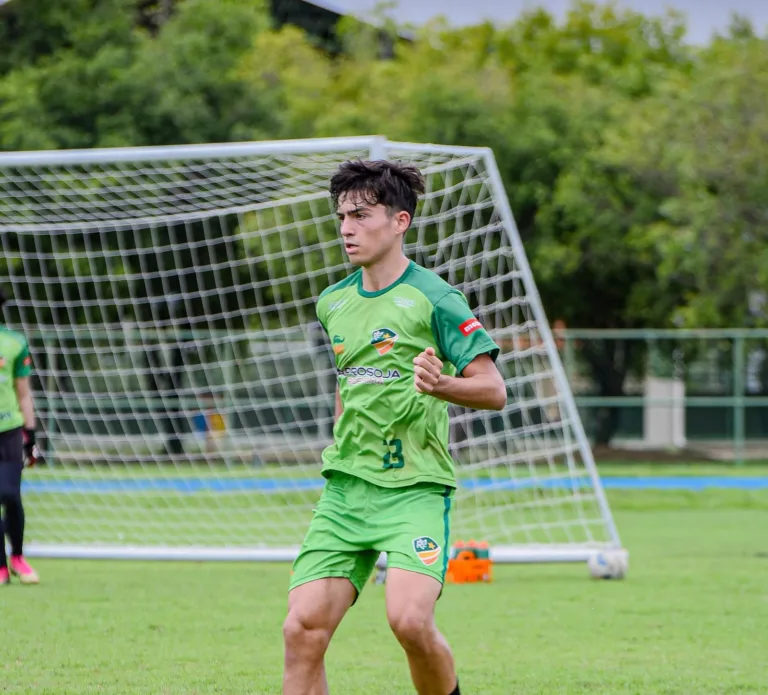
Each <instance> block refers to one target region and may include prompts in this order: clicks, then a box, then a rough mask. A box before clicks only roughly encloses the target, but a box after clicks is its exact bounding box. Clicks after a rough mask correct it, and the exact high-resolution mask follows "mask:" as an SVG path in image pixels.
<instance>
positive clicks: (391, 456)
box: [382, 439, 405, 470]
mask: <svg viewBox="0 0 768 695" xmlns="http://www.w3.org/2000/svg"><path fill="white" fill-rule="evenodd" d="M384 446H386V447H389V450H388V451H387V453H386V454H384V456H383V458H382V460H383V461H384V465H383V466H382V468H384V470H389V469H390V468H402V467H403V466H405V457H404V456H403V443H402V442H401V441H400V440H399V439H390V440H389V441H387V440H386V439H385V440H384Z"/></svg>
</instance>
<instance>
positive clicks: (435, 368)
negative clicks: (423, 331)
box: [413, 347, 443, 393]
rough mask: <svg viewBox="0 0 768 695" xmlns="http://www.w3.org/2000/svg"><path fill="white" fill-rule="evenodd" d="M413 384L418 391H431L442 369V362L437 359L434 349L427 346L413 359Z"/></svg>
mask: <svg viewBox="0 0 768 695" xmlns="http://www.w3.org/2000/svg"><path fill="white" fill-rule="evenodd" d="M413 365H414V366H413V384H414V386H415V387H416V390H417V391H418V392H419V393H432V391H434V390H435V387H436V386H437V382H438V380H439V379H440V374H441V373H442V371H443V363H442V362H441V361H440V360H439V359H437V355H436V354H435V349H434V348H431V347H428V348H427V349H426V350H424V352H422V353H421V354H420V355H419V356H418V357H414V359H413Z"/></svg>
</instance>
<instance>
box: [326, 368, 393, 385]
mask: <svg viewBox="0 0 768 695" xmlns="http://www.w3.org/2000/svg"><path fill="white" fill-rule="evenodd" d="M336 374H337V376H338V377H339V378H342V377H344V378H345V379H346V380H347V383H348V384H349V385H350V386H353V385H354V384H384V383H386V382H387V381H392V380H393V379H399V378H400V371H399V370H397V369H379V368H378V367H344V368H343V369H341V368H338V369H336Z"/></svg>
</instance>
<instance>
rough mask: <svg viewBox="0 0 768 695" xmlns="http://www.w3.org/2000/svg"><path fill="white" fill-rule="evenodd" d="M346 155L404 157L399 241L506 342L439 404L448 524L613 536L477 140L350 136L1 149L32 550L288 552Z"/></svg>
mask: <svg viewBox="0 0 768 695" xmlns="http://www.w3.org/2000/svg"><path fill="white" fill-rule="evenodd" d="M354 157H360V158H375V159H381V158H387V159H396V160H406V161H409V162H411V163H413V164H415V165H417V166H418V167H420V169H421V170H422V172H423V174H424V176H425V178H426V184H427V191H426V194H425V195H424V197H423V200H422V202H421V203H420V205H419V209H418V211H417V218H416V220H415V221H414V226H413V229H412V230H411V231H409V233H408V235H407V239H406V252H407V254H408V256H409V257H410V258H412V259H413V260H415V261H416V262H417V263H420V264H422V265H425V266H426V267H428V268H430V269H432V270H434V271H435V272H437V273H438V274H439V275H441V276H442V277H443V278H445V280H447V281H448V282H449V283H451V284H452V285H454V286H456V287H458V288H460V289H461V290H462V291H463V292H464V293H465V294H466V296H467V298H468V300H469V303H470V306H471V307H472V309H473V310H474V312H475V314H476V316H477V317H478V318H479V319H480V320H481V321H482V323H483V325H484V326H485V327H486V328H487V329H488V331H489V332H490V334H491V335H492V336H493V338H494V339H495V341H496V342H497V343H498V344H499V345H500V346H501V348H502V352H501V355H500V357H499V361H498V364H499V368H500V370H501V372H502V373H503V375H504V378H505V380H506V384H507V388H508V394H509V397H508V405H507V406H506V408H505V410H504V411H503V412H500V413H496V412H476V411H472V410H465V409H461V408H454V409H452V426H451V448H452V452H453V455H454V458H455V460H456V468H457V472H458V478H459V489H458V492H457V497H456V514H455V517H454V521H453V524H454V526H453V538H454V539H470V538H473V539H478V540H480V539H482V540H487V541H488V542H489V543H490V544H491V547H492V548H493V556H494V558H495V559H496V560H497V561H510V562H511V561H519V562H559V561H566V562H567V561H571V562H583V561H586V560H588V559H589V558H590V557H591V556H592V555H594V553H595V552H596V551H598V550H601V549H619V548H620V547H621V544H620V540H619V536H618V533H617V530H616V527H615V525H614V521H613V519H612V516H611V512H610V509H609V507H608V504H607V502H606V498H605V495H604V492H603V488H602V486H601V482H600V479H599V477H598V474H597V471H596V468H595V465H594V461H593V458H592V454H591V451H590V446H589V443H588V441H587V439H586V437H585V434H584V430H583V427H582V423H581V421H580V419H579V414H578V412H577V409H576V405H575V403H574V400H573V397H572V394H571V391H570V388H569V385H568V383H567V380H566V376H565V373H564V371H563V368H562V364H561V361H560V358H559V355H558V348H557V346H556V344H555V341H554V340H553V336H552V333H551V332H550V328H549V326H548V323H547V318H546V316H545V314H544V310H543V308H542V305H541V302H540V299H539V296H538V294H537V291H536V285H535V282H534V278H533V277H532V275H531V270H530V267H529V265H528V262H527V260H526V256H525V252H524V250H523V245H522V243H521V240H520V237H519V235H518V232H517V230H516V227H515V222H514V219H513V215H512V212H511V210H510V206H509V202H508V200H507V197H506V195H505V192H504V188H503V185H502V180H501V177H500V175H499V170H498V168H497V165H496V162H495V160H494V156H493V153H492V152H491V151H490V150H488V149H483V148H467V147H445V146H441V145H424V144H412V143H397V142H389V141H387V140H386V139H384V138H382V137H356V138H332V139H314V140H296V141H283V142H258V143H240V144H222V145H200V146H178V147H158V148H126V149H103V150H87V151H62V152H29V153H13V154H2V155H0V191H1V192H2V195H1V196H0V238H1V239H2V257H1V258H0V282H2V283H3V284H4V285H5V286H6V288H7V289H8V290H10V293H11V294H12V297H13V298H12V300H11V302H10V303H9V304H8V305H7V307H6V312H5V319H6V323H8V324H9V325H10V326H11V327H12V328H16V329H19V330H22V331H23V332H24V333H25V334H26V336H27V338H28V340H29V342H30V345H31V351H32V355H33V360H34V378H33V388H34V392H35V396H36V406H37V410H38V414H39V419H40V429H41V442H42V445H43V448H44V450H45V454H46V463H45V465H43V466H40V467H38V468H36V469H33V470H30V471H28V472H27V473H26V475H25V483H24V495H25V500H26V504H27V510H28V538H29V546H28V551H29V554H30V555H38V556H58V557H104V558H158V559H172V558H177V559H202V560H213V559H225V560H237V559H243V560H287V559H291V558H292V557H293V556H294V555H295V553H296V552H297V549H298V545H299V544H300V542H301V539H302V536H303V534H304V531H305V529H306V527H307V524H308V522H309V520H310V518H311V514H312V509H313V506H314V504H315V502H316V500H317V498H318V496H319V494H320V491H321V488H322V484H323V481H322V478H321V477H320V475H319V467H320V464H319V460H320V452H321V451H322V449H323V447H324V446H326V445H327V444H328V442H329V441H330V438H331V436H332V425H333V398H334V390H335V369H334V367H333V366H332V358H333V345H331V344H329V343H328V340H327V338H326V337H325V336H324V335H323V333H322V330H321V329H320V327H319V325H318V324H317V323H316V319H315V315H314V305H315V300H316V298H317V297H318V296H319V294H320V293H321V292H322V290H323V289H324V288H325V287H327V286H328V285H330V284H332V283H334V282H337V281H338V280H340V279H341V278H342V277H344V276H345V274H347V273H348V272H350V270H351V268H350V267H349V266H348V265H347V262H346V258H345V255H344V253H343V248H342V246H341V244H340V240H339V235H338V230H337V222H336V218H335V214H334V210H333V209H332V207H331V202H330V198H329V196H328V193H327V185H328V179H329V177H330V175H331V174H332V172H333V171H334V170H335V168H336V167H337V166H338V164H339V163H340V162H342V161H343V160H345V159H348V158H354Z"/></svg>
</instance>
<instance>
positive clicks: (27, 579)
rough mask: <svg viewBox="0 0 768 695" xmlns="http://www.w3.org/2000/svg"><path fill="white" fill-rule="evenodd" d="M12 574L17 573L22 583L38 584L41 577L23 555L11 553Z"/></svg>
mask: <svg viewBox="0 0 768 695" xmlns="http://www.w3.org/2000/svg"><path fill="white" fill-rule="evenodd" d="M10 564H11V574H15V575H16V576H17V577H18V578H19V581H20V582H21V583H22V584H38V583H39V582H40V577H38V576H37V572H35V570H33V569H32V568H31V567H30V566H29V563H28V562H27V561H26V560H25V559H24V556H23V555H11V563H10Z"/></svg>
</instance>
